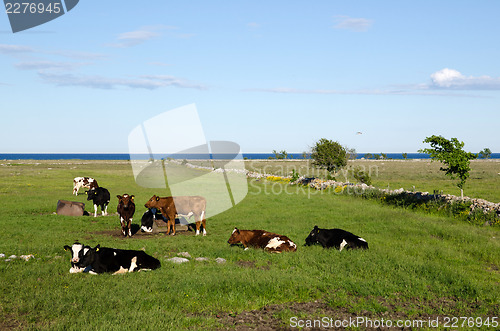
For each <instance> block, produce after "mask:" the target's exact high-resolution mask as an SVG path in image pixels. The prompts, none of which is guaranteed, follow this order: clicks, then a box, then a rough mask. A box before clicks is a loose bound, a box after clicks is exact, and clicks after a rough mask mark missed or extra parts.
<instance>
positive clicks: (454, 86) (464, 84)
mask: <svg viewBox="0 0 500 331" xmlns="http://www.w3.org/2000/svg"><path fill="white" fill-rule="evenodd" d="M431 82H432V83H431V84H430V85H429V86H428V87H429V88H431V89H432V88H433V89H450V90H500V77H496V78H495V77H490V76H479V77H474V76H468V77H467V76H465V75H463V74H462V73H460V72H459V71H457V70H454V69H448V68H444V69H441V70H439V71H436V72H435V73H433V74H432V75H431Z"/></svg>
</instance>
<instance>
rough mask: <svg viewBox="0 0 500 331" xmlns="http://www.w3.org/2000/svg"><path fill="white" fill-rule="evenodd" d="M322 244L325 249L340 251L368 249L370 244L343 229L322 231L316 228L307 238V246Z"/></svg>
mask: <svg viewBox="0 0 500 331" xmlns="http://www.w3.org/2000/svg"><path fill="white" fill-rule="evenodd" d="M314 244H321V246H323V248H330V247H335V248H336V249H338V250H339V251H342V249H344V248H346V249H349V248H353V249H355V248H362V249H368V243H367V242H366V240H364V239H363V238H361V237H358V236H356V235H354V234H352V233H350V232H347V231H345V230H341V229H320V228H318V226H315V227H314V229H313V230H312V231H311V233H309V236H308V237H307V238H306V246H310V245H314Z"/></svg>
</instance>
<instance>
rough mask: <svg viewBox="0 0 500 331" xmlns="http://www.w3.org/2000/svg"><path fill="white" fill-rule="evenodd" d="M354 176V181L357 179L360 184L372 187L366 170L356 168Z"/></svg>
mask: <svg viewBox="0 0 500 331" xmlns="http://www.w3.org/2000/svg"><path fill="white" fill-rule="evenodd" d="M353 176H354V179H356V180H357V181H358V182H360V183H363V184H366V185H371V184H372V179H371V177H370V175H369V174H367V173H366V172H365V170H364V169H363V168H361V167H356V168H354V169H353Z"/></svg>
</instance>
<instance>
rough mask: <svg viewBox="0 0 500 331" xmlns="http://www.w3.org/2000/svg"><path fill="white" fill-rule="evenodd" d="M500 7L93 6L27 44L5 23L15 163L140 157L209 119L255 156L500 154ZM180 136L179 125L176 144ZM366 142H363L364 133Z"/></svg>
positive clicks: (213, 132)
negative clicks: (154, 124)
mask: <svg viewBox="0 0 500 331" xmlns="http://www.w3.org/2000/svg"><path fill="white" fill-rule="evenodd" d="M499 12H500V2H498V1H474V2H472V1H418V2H416V1H413V2H410V1H377V2H375V1H331V0H330V1H290V0H288V1H255V0H253V1H201V0H200V1H156V0H149V1H147V2H137V1H116V0H109V1H102V2H97V1H88V0H87V1H80V2H79V4H78V5H77V6H76V7H75V8H74V9H73V10H72V11H70V12H68V13H67V14H65V15H63V16H61V17H59V18H58V19H55V20H53V21H50V22H48V23H46V24H43V25H40V26H38V27H35V28H32V29H29V30H26V31H22V32H18V33H15V34H14V33H12V32H11V29H10V25H9V20H8V17H7V15H6V14H5V13H1V14H0V110H1V112H2V117H1V118H2V129H1V130H0V141H2V143H1V145H0V153H16V152H17V153H30V152H33V153H58V152H61V153H109V152H111V153H127V152H128V147H127V137H128V135H129V133H130V132H131V130H132V129H133V128H134V127H136V126H137V125H139V124H140V123H142V122H144V121H146V120H148V119H149V118H151V117H154V116H156V115H158V114H160V113H162V112H165V111H168V110H170V109H174V108H177V107H181V106H184V105H188V104H193V103H194V104H195V105H196V107H197V109H198V113H199V116H200V120H201V122H202V125H203V130H204V133H205V136H206V139H207V140H229V141H234V142H236V143H238V144H240V145H241V148H242V151H243V152H244V153H252V152H271V151H272V150H283V149H284V150H286V151H288V152H289V153H290V152H298V153H301V152H303V151H307V150H309V149H310V147H311V146H313V145H314V143H315V141H317V140H319V139H320V138H328V139H332V140H336V141H339V142H340V143H341V144H343V145H345V146H347V147H349V148H355V149H356V150H357V151H358V153H362V152H372V153H380V152H383V153H397V152H408V153H411V152H416V151H417V150H418V149H420V148H424V147H428V146H425V145H424V144H423V143H422V141H423V140H424V139H425V137H427V136H430V135H432V134H438V135H443V136H444V137H446V138H451V137H456V138H458V139H459V140H461V141H464V142H465V149H466V150H468V151H472V152H478V151H480V150H481V149H483V148H485V147H489V148H490V149H491V150H492V151H493V152H500V138H499V134H498V131H499V130H498V126H499V122H500V121H499V120H500V115H499V114H500V107H499V105H500V102H499V101H500V99H499V97H500V65H499V59H500V43H499V42H498V38H499V37H498V36H500V23H499V21H498V13H499ZM169 125H175V124H173V123H165V130H168V129H169ZM358 132H361V134H359V133H358Z"/></svg>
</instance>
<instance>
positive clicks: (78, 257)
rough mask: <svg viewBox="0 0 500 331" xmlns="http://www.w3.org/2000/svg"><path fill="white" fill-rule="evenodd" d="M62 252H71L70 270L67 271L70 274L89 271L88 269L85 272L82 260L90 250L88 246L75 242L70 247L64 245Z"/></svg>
mask: <svg viewBox="0 0 500 331" xmlns="http://www.w3.org/2000/svg"><path fill="white" fill-rule="evenodd" d="M64 250H65V251H71V269H69V272H70V273H71V274H74V273H79V272H88V271H89V269H90V268H87V270H85V267H84V265H83V262H82V260H83V257H84V256H85V254H86V253H87V252H88V251H89V250H90V246H85V245H83V244H80V243H79V242H75V243H74V244H73V245H72V246H68V245H65V246H64Z"/></svg>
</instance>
